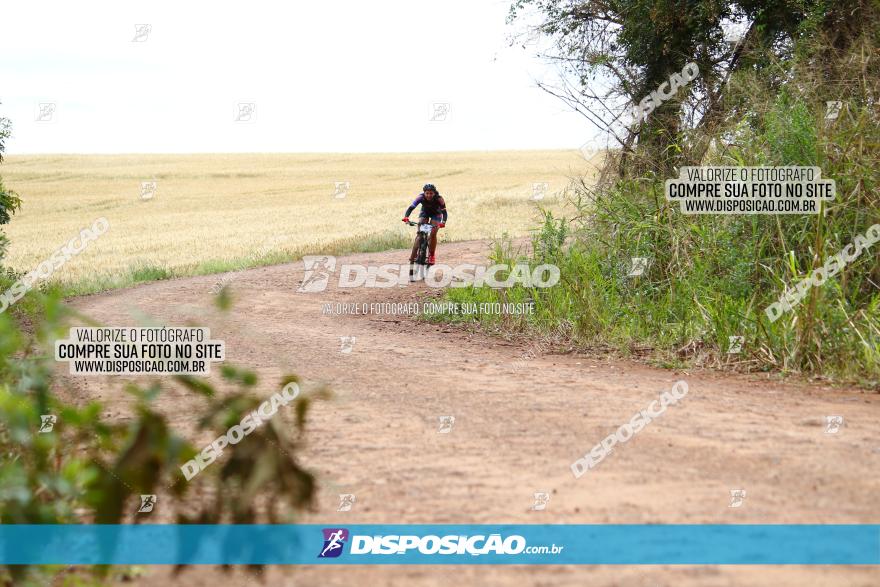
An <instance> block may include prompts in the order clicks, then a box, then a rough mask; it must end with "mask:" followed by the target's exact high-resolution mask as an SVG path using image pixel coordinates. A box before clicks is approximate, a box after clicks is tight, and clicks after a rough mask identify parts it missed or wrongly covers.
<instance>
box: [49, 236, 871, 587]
mask: <svg viewBox="0 0 880 587" xmlns="http://www.w3.org/2000/svg"><path fill="white" fill-rule="evenodd" d="M486 251H487V243H485V242H480V241H471V242H464V243H456V244H442V245H441V249H440V255H439V256H438V257H439V261H441V262H446V263H452V262H459V261H470V262H482V261H483V260H484V258H485V254H486ZM403 259H405V253H402V252H400V251H396V252H395V251H391V252H385V253H372V254H362V255H354V256H352V257H348V258H346V259H340V260H339V262H340V263H342V262H356V263H364V264H368V265H372V264H381V263H388V262H399V261H401V260H403ZM219 278H220V276H205V277H196V278H188V279H180V280H174V281H165V282H159V283H155V284H150V285H146V286H142V287H137V288H133V289H128V290H122V291H115V292H110V293H106V294H101V295H95V296H88V297H83V298H79V299H76V300H73V305H74V306H75V307H76V308H78V309H79V310H81V311H83V312H85V313H86V314H87V315H89V316H91V317H93V318H96V319H98V320H99V321H100V322H102V323H103V324H106V325H108V326H126V325H139V324H140V323H141V319H142V316H143V315H148V316H151V317H153V318H155V319H156V320H157V321H158V322H160V323H165V324H169V325H184V324H192V325H200V326H209V327H210V328H211V331H212V337H213V338H220V339H223V340H225V341H226V350H227V360H228V361H230V362H232V363H236V364H241V365H247V366H252V367H256V368H257V369H258V371H259V372H260V373H261V375H262V377H261V380H262V381H264V382H274V381H276V380H277V376H278V375H280V374H281V373H282V372H287V371H293V372H296V373H298V374H299V375H300V376H302V377H304V378H305V380H306V381H307V382H308V383H310V384H317V383H321V382H324V383H327V384H329V385H330V386H331V387H332V389H333V391H334V393H335V399H334V400H333V401H331V402H329V403H322V404H318V405H316V406H315V409H314V410H313V412H312V416H311V420H310V436H309V438H310V445H309V448H308V450H307V453H306V454H305V455H304V460H305V461H306V463H307V464H308V465H309V466H310V467H311V468H312V469H313V470H315V471H317V472H318V474H319V476H320V478H321V481H322V489H321V494H320V496H319V499H318V511H317V512H315V513H313V514H309V515H308V516H307V517H306V518H305V519H304V521H306V522H310V523H325V522H326V523H327V524H330V525H336V524H339V525H344V524H351V523H377V524H381V523H503V522H508V523H554V524H568V523H878V522H880V512H878V508H877V505H876V499H877V495H878V490H880V476H878V473H877V472H878V470H880V434H878V431H880V425H878V416H880V396H878V395H877V394H873V393H865V392H862V391H859V390H856V389H831V388H827V387H820V386H815V385H807V384H804V383H797V382H780V381H779V380H778V379H777V378H775V377H774V378H770V377H767V376H754V375H749V376H746V375H730V374H720V373H716V372H710V371H696V372H689V373H680V372H678V373H677V372H671V371H664V370H660V369H655V368H651V367H648V366H646V365H643V364H640V363H636V362H630V361H623V360H612V359H608V358H603V357H592V356H585V355H577V354H553V353H552V352H544V353H542V354H539V355H538V356H536V357H534V358H528V357H527V358H523V354H524V353H525V352H526V351H528V350H529V349H528V347H527V346H525V345H520V344H516V343H510V342H506V341H504V340H502V339H500V338H492V337H489V336H486V335H482V334H478V333H473V332H469V331H468V330H467V329H466V328H462V327H450V326H445V325H436V324H428V323H425V322H422V321H419V320H416V319H414V318H412V317H407V316H403V317H401V316H391V315H365V316H364V315H325V314H323V313H322V306H323V304H326V303H336V302H340V303H343V302H344V303H363V302H383V301H389V300H401V301H411V300H420V299H424V297H425V296H426V295H428V294H430V293H431V292H430V291H428V288H426V287H425V286H424V285H422V284H418V285H410V286H407V287H395V288H394V289H364V288H358V289H338V288H336V287H335V286H334V285H332V280H331V286H330V287H329V288H328V289H327V290H326V291H325V292H322V293H298V292H297V291H296V290H297V288H298V287H299V285H300V283H301V281H302V278H303V265H302V263H294V264H288V265H280V266H274V267H266V268H261V269H254V270H248V271H243V272H239V273H236V274H234V275H232V276H231V279H232V281H231V288H232V289H233V291H234V292H235V294H236V298H237V303H236V305H235V307H234V308H233V310H232V311H231V312H229V313H227V314H225V315H224V314H221V313H220V312H218V311H216V310H215V309H214V308H213V304H212V295H211V293H210V290H211V288H212V286H214V284H215V283H217V281H218V279H219ZM342 336H354V337H356V342H355V343H354V346H353V347H352V350H351V352H350V353H343V352H341V346H340V337H342ZM64 369H65V368H64V367H61V366H59V370H60V371H64ZM212 378H217V379H219V377H217V376H216V374H215V375H212ZM679 379H684V380H686V381H687V382H688V384H689V390H690V391H689V393H688V395H687V396H686V397H685V398H684V399H683V400H682V401H681V402H680V403H679V404H678V405H676V406H673V407H670V408H669V410H668V411H667V412H666V414H664V415H663V416H662V417H661V418H659V419H658V420H656V421H654V422H653V423H651V424H650V425H649V426H648V427H646V428H645V429H644V430H643V431H642V432H641V433H640V434H638V435H637V436H636V437H635V438H633V439H632V440H631V441H630V442H628V443H626V444H624V445H622V446H620V447H619V448H616V449H615V450H614V452H613V454H611V455H610V456H609V457H608V458H607V459H605V461H604V462H602V464H601V465H600V466H599V467H598V468H597V469H595V470H593V471H591V472H589V473H588V474H587V475H585V476H584V477H582V478H580V479H575V478H574V476H573V475H572V473H571V471H570V468H569V466H570V464H571V463H572V461H574V460H575V459H576V458H578V457H579V456H581V455H583V454H584V453H585V452H587V451H589V449H590V448H591V447H592V446H593V445H595V444H596V443H597V442H599V441H600V440H601V439H602V438H604V437H605V436H606V435H607V434H609V433H610V432H611V431H613V430H614V429H616V428H617V427H618V426H619V425H620V424H622V423H624V422H627V421H629V419H630V418H631V417H632V415H633V414H635V413H636V412H637V411H638V410H640V409H642V408H644V407H646V406H647V405H648V404H649V403H650V401H651V400H652V399H655V398H656V397H657V394H658V393H659V392H660V391H663V390H668V389H670V388H671V386H672V384H673V383H674V382H675V381H677V380H679ZM66 381H67V382H68V383H69V385H70V386H71V388H72V389H73V393H74V397H76V398H79V399H82V400H85V399H87V398H95V399H101V400H102V401H103V402H105V403H106V405H107V414H108V415H109V416H110V417H117V418H125V417H127V413H128V410H129V406H130V404H129V401H128V399H127V398H126V397H124V394H123V393H122V392H121V391H120V387H121V386H120V385H119V381H118V378H117V379H112V380H110V379H107V378H103V377H77V378H72V377H66ZM272 391H273V390H270V389H268V388H267V389H266V394H267V395H269V393H271V392H272ZM199 401H201V400H200V399H199V398H196V397H194V396H192V395H188V394H187V393H185V392H184V391H183V390H174V391H172V392H170V393H168V394H166V395H165V396H164V397H163V399H162V400H161V402H162V403H161V404H160V406H161V409H162V410H163V411H165V412H166V413H167V414H168V415H169V417H170V418H171V420H172V421H173V422H174V423H175V424H176V425H178V426H180V427H181V428H182V429H184V430H186V429H191V427H192V425H193V423H194V419H195V414H196V411H197V410H196V408H197V407H198V405H199V404H198V402H199ZM448 415H451V416H454V417H455V423H454V425H453V428H452V430H451V431H450V432H448V433H440V432H438V430H439V427H440V424H439V418H440V417H441V416H448ZM829 415H842V416H843V417H844V418H845V425H844V427H843V428H841V430H840V431H839V432H838V433H837V434H827V433H826V429H825V417H826V416H829ZM192 440H193V441H194V442H196V443H197V444H198V443H199V442H200V441H203V440H207V438H193V439H192ZM732 489H744V490H746V498H745V500H744V502H743V505H742V506H741V507H737V508H731V507H728V505H729V503H730V491H731V490H732ZM536 492H547V493H549V494H550V495H551V497H550V501H549V503H548V505H547V507H546V509H545V510H543V511H534V510H532V509H531V506H532V505H533V503H534V501H535V500H534V493H536ZM340 493H352V494H355V495H356V502H355V504H354V507H353V508H352V509H351V511H348V512H337V511H336V510H337V507H338V504H339V498H338V494H340ZM161 503H162V497H161V496H160V498H159V504H161ZM158 509H159V510H161V506H160V507H159V508H158ZM157 513H159V516H160V517H161V513H160V512H157ZM169 573H170V571H169V569H168V568H165V567H157V568H150V569H148V570H147V573H146V576H144V577H142V578H139V579H137V580H136V582H137V583H138V584H140V585H143V586H150V587H152V586H153V585H156V586H158V585H167V584H175V585H187V586H194V587H195V586H202V585H212V584H217V583H218V582H222V584H223V585H227V584H228V585H248V584H253V585H256V584H257V581H256V580H255V579H254V578H253V576H250V575H248V574H246V573H245V572H244V571H242V570H235V571H234V572H233V573H232V574H230V575H223V574H222V573H221V572H220V571H219V570H216V569H213V568H196V569H190V570H188V571H186V572H184V573H183V574H182V575H181V576H179V577H178V578H176V579H172V578H170V577H169ZM261 580H262V581H263V583H264V584H268V585H322V586H328V585H449V584H453V583H455V584H458V585H465V584H467V585H535V586H537V585H572V586H574V585H578V586H580V585H621V586H660V585H678V586H681V585H694V586H696V585H713V586H714V585H768V586H769V585H877V584H880V569H878V568H876V567H874V568H871V567H848V568H842V567H801V566H791V567H776V568H768V567H755V566H753V567H720V566H714V567H688V566H668V567H654V566H641V567H614V566H590V567H561V566H555V567H553V566H548V567H525V566H520V567H479V566H472V567H469V566H448V567H429V566H399V567H391V566H387V567H362V566H340V567H320V568H318V567H296V568H294V567H271V568H269V569H267V571H266V573H265V576H263V577H261Z"/></svg>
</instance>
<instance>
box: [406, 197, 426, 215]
mask: <svg viewBox="0 0 880 587" xmlns="http://www.w3.org/2000/svg"><path fill="white" fill-rule="evenodd" d="M421 203H422V196H419V197H418V198H416V199H415V200H413V203H412V204H410V205H409V208H407V209H406V212H404V213H403V217H404V218H409V215H410V214H412V211H413V210H415V209H416V206H418V205H419V204H421Z"/></svg>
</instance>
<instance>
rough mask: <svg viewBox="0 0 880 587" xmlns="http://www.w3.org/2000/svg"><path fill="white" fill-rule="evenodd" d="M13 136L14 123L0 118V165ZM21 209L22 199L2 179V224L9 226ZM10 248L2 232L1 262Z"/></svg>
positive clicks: (0, 185) (0, 238) (0, 206)
mask: <svg viewBox="0 0 880 587" xmlns="http://www.w3.org/2000/svg"><path fill="white" fill-rule="evenodd" d="M11 135H12V122H11V121H10V120H9V119H8V118H3V117H0V163H2V162H3V154H4V153H5V152H6V139H8V138H9V137H10V136H11ZM19 208H21V199H20V198H19V197H18V194H16V193H15V192H13V191H12V190H8V189H6V187H5V186H4V185H3V178H2V177H0V224H8V223H9V220H10V219H11V217H12V215H13V214H14V213H15V211H16V210H18V209H19ZM8 246H9V239H7V238H6V235H4V234H3V233H2V232H0V262H2V261H3V257H4V256H5V255H6V248H7V247H8Z"/></svg>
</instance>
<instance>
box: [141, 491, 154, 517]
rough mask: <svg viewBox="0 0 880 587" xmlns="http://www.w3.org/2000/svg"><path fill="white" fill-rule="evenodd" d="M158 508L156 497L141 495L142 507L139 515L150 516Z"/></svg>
mask: <svg viewBox="0 0 880 587" xmlns="http://www.w3.org/2000/svg"><path fill="white" fill-rule="evenodd" d="M154 507H156V496H155V495H141V505H140V507H139V508H138V513H139V514H149V513H150V512H151V511H153V508H154Z"/></svg>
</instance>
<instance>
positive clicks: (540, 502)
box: [532, 491, 550, 512]
mask: <svg viewBox="0 0 880 587" xmlns="http://www.w3.org/2000/svg"><path fill="white" fill-rule="evenodd" d="M548 503H550V494H549V493H547V492H546V491H539V492H536V493H535V503H534V504H533V505H532V511H536V512H541V511H544V510H546V509H547V504H548Z"/></svg>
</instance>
